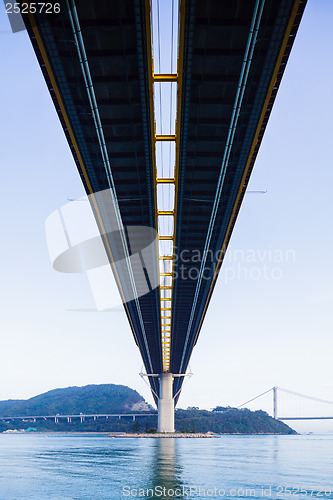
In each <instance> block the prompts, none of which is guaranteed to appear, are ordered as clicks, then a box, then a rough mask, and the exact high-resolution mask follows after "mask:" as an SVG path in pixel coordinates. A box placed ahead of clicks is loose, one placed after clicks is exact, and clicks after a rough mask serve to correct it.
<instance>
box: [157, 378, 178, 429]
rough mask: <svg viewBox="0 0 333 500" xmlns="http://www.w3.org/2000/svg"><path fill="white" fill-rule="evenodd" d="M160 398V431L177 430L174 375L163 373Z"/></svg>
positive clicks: (158, 427)
mask: <svg viewBox="0 0 333 500" xmlns="http://www.w3.org/2000/svg"><path fill="white" fill-rule="evenodd" d="M159 381H160V397H159V400H158V425H157V430H158V432H175V402H174V399H173V375H172V373H161V374H160V376H159Z"/></svg>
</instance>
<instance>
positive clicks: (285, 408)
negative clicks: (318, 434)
mask: <svg viewBox="0 0 333 500" xmlns="http://www.w3.org/2000/svg"><path fill="white" fill-rule="evenodd" d="M268 394H271V396H272V409H273V411H272V415H273V417H274V418H276V419H277V420H333V401H328V400H327V399H321V398H316V397H314V396H308V395H306V394H301V393H299V392H294V391H290V390H288V389H283V388H282V387H277V386H274V387H272V388H271V389H268V390H267V391H265V392H262V393H261V394H259V395H258V396H255V397H254V398H252V399H249V400H248V401H245V403H243V404H241V405H240V406H238V408H243V407H244V406H245V405H248V404H250V403H252V402H253V401H256V400H258V399H259V398H262V397H263V396H266V395H268Z"/></svg>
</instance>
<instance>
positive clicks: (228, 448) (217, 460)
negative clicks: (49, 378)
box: [0, 434, 333, 500]
mask: <svg viewBox="0 0 333 500" xmlns="http://www.w3.org/2000/svg"><path fill="white" fill-rule="evenodd" d="M125 498H129V499H132V498H161V499H168V500H170V499H177V498H196V499H199V498H200V499H204V498H225V499H232V498H237V499H240V498H253V499H255V500H256V499H258V498H259V499H261V500H262V499H268V500H269V499H276V500H278V499H281V498H284V499H285V498H289V500H292V499H296V500H301V499H307V500H311V499H317V500H318V499H319V500H320V499H333V436H332V435H297V436H260V435H256V436H240V435H239V436H231V435H230V436H229V435H228V436H222V437H219V438H216V439H214V438H213V439H181V438H177V439H175V438H171V439H135V438H110V437H107V435H105V434H104V435H89V434H86V435H77V434H61V435H60V434H45V435H44V434H24V435H21V434H18V435H5V434H2V435H0V499H1V500H21V499H27V500H48V499H50V500H74V499H75V500H86V499H87V500H111V499H112V500H113V499H117V500H119V499H125Z"/></svg>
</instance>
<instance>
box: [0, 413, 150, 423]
mask: <svg viewBox="0 0 333 500" xmlns="http://www.w3.org/2000/svg"><path fill="white" fill-rule="evenodd" d="M156 415H157V413H92V414H85V413H80V414H79V415H60V414H59V415H58V414H57V415H27V416H20V417H0V420H1V421H2V422H11V421H13V420H22V421H26V422H37V420H54V421H55V423H58V422H59V420H60V419H67V422H68V423H70V422H72V419H80V421H81V423H82V422H83V421H84V420H85V419H86V418H93V419H94V420H97V419H98V418H105V419H106V420H108V418H111V417H116V418H118V419H119V420H120V419H121V418H123V417H131V418H132V419H133V420H135V419H136V418H138V417H155V416H156Z"/></svg>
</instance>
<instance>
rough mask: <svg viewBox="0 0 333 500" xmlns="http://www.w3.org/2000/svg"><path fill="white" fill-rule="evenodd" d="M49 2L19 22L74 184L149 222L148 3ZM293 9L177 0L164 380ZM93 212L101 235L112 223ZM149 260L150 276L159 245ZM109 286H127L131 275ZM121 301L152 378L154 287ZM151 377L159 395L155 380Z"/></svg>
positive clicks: (207, 282)
mask: <svg viewBox="0 0 333 500" xmlns="http://www.w3.org/2000/svg"><path fill="white" fill-rule="evenodd" d="M60 3H61V13H60V14H59V15H56V16H53V15H52V16H41V15H39V16H31V15H29V16H25V19H24V20H25V23H26V26H27V29H28V33H29V36H30V39H31V42H32V45H33V47H34V50H35V52H36V55H37V57H38V61H39V63H40V66H41V70H42V72H43V75H44V78H45V81H46V83H47V85H48V88H49V91H50V94H51V97H52V99H53V102H54V105H55V108H56V111H57V113H58V115H59V118H60V120H61V123H62V126H63V129H64V132H65V135H66V138H67V141H68V143H69V147H70V148H71V151H72V154H73V157H74V160H75V163H76V166H77V168H78V171H79V173H80V175H81V178H82V182H83V184H84V187H85V190H86V192H87V194H92V193H96V192H99V191H102V190H105V189H111V191H112V192H113V193H114V195H115V198H116V200H117V204H118V207H119V213H120V216H121V221H122V224H123V226H125V227H126V226H148V227H151V228H154V229H156V230H157V229H158V227H157V217H156V213H157V205H156V204H157V202H156V193H155V189H156V185H155V183H156V178H155V177H156V175H155V171H154V168H155V167H154V161H155V160H154V143H153V141H152V136H154V134H155V131H154V129H153V128H154V116H153V108H152V99H153V97H152V96H153V79H152V78H153V77H152V74H151V72H152V61H151V38H150V37H151V26H150V21H151V13H150V3H149V1H144V0H119V1H113V2H105V1H104V0H85V1H77V4H76V6H75V8H74V2H73V0H70V1H68V2H66V1H62V2H60ZM305 3H306V2H305V1H303V0H296V1H295V0H266V1H259V0H258V1H255V0H234V1H232V2H230V1H229V0H205V1H204V2H202V1H199V0H196V1H195V0H187V1H186V2H184V0H182V1H181V5H180V29H181V36H180V39H179V55H178V56H179V60H181V62H182V64H181V65H180V66H179V73H178V75H177V82H178V96H179V104H178V118H180V122H179V123H178V127H179V128H178V130H179V134H178V136H177V160H176V166H175V179H176V181H175V182H176V183H177V184H176V188H175V193H176V195H175V196H176V199H175V206H176V207H177V210H175V212H174V216H175V220H174V227H175V234H174V244H175V253H177V255H178V257H179V258H178V260H176V259H174V263H173V271H174V276H177V278H174V282H173V291H172V317H171V348H170V365H169V370H168V371H169V372H171V373H173V374H181V373H185V372H186V370H187V367H188V363H189V360H190V356H191V353H192V350H193V347H194V345H195V343H196V341H197V338H198V335H199V332H200V329H201V326H202V322H203V319H204V316H205V314H206V311H207V306H208V304H209V301H210V298H211V294H212V291H213V289H214V286H215V283H216V279H217V276H218V273H219V270H220V267H221V264H222V261H223V255H224V252H225V250H226V248H227V246H228V243H229V240H230V237H231V234H232V231H233V228H234V225H235V222H236V218H237V215H238V212H239V209H240V206H241V203H242V199H243V196H244V193H245V191H246V187H247V184H248V181H249V178H250V175H251V171H252V168H253V165H254V162H255V159H256V155H257V153H258V149H259V147H260V143H261V140H262V137H263V133H264V131H265V127H266V125H267V121H268V118H269V115H270V112H271V109H272V105H273V103H274V99H275V96H276V93H277V91H278V88H279V85H280V81H281V78H282V75H283V72H284V69H285V65H286V62H287V59H288V56H289V53H290V50H291V47H292V44H293V41H294V38H295V35H296V32H297V29H298V26H299V23H300V19H301V16H302V13H303V10H304V7H305ZM94 96H95V101H94V100H93V97H94ZM96 109H98V116H99V121H98V120H96ZM103 138H104V142H103ZM104 208H105V207H98V208H97V209H95V212H98V213H96V217H97V219H98V221H99V222H98V224H99V226H100V228H101V230H102V227H104V228H108V227H110V225H112V224H110V220H108V219H109V217H110V214H109V213H108V211H107V210H104ZM106 239H107V241H105V245H106V247H108V255H109V259H110V262H112V261H113V260H119V259H120V258H122V257H123V256H124V255H125V249H124V248H123V246H122V245H124V243H123V242H121V241H120V240H118V239H117V238H114V237H113V236H112V235H108V236H107V238H106ZM126 242H127V244H128V239H127V240H126ZM151 260H152V262H153V263H154V266H155V264H156V267H155V268H156V275H157V280H159V270H158V268H159V266H158V260H159V256H158V249H157V248H156V252H154V251H152V252H151ZM140 279H141V278H139V277H137V276H134V281H135V284H136V285H137V287H140V283H139V281H140ZM118 285H119V288H120V289H121V290H126V288H129V287H130V286H132V285H133V283H132V282H131V272H130V270H129V269H124V270H123V274H122V276H120V277H118ZM124 307H125V311H126V314H127V316H128V319H129V322H130V325H131V328H132V332H133V335H134V338H135V341H136V343H137V345H138V347H139V349H140V352H141V355H142V359H143V362H144V365H145V368H146V370H147V373H148V374H161V373H162V372H163V371H165V370H164V368H163V358H162V343H161V337H162V335H161V333H162V327H161V314H160V290H159V287H157V288H155V289H153V290H151V291H150V292H149V293H147V294H145V295H143V296H141V297H138V298H137V299H136V300H132V301H129V302H127V303H125V304H124ZM183 380H184V379H183V377H177V378H175V381H174V384H173V395H174V396H176V399H177V398H178V395H179V391H180V389H181V386H182V382H183ZM149 381H150V384H151V387H152V390H153V393H154V397H155V399H157V396H159V395H160V388H159V383H158V378H157V377H149Z"/></svg>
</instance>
